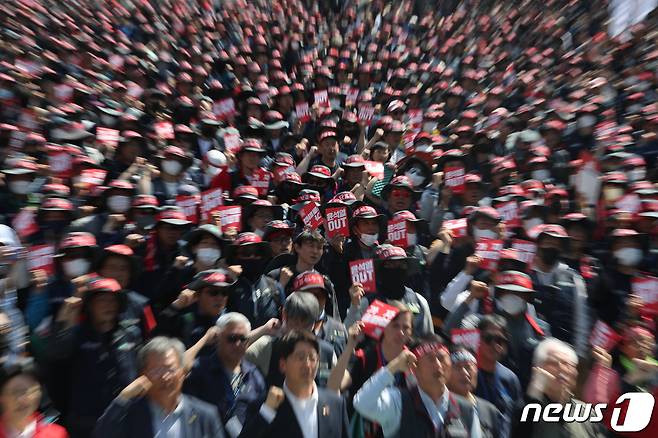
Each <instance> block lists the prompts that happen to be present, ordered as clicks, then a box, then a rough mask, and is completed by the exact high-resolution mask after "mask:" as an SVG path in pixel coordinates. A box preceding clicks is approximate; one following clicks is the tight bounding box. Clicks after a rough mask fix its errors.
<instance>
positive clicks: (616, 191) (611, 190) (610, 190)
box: [603, 187, 624, 202]
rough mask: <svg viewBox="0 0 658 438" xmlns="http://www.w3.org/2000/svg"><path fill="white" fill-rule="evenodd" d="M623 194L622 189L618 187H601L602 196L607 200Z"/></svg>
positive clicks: (609, 200)
mask: <svg viewBox="0 0 658 438" xmlns="http://www.w3.org/2000/svg"><path fill="white" fill-rule="evenodd" d="M622 196H624V189H622V188H620V187H606V188H604V189H603V198H604V199H605V200H606V201H608V202H611V201H616V200H617V199H619V198H621V197H622Z"/></svg>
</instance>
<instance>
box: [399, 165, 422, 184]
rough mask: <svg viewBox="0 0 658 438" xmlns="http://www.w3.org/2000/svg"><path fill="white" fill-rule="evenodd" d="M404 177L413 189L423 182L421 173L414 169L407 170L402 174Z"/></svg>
mask: <svg viewBox="0 0 658 438" xmlns="http://www.w3.org/2000/svg"><path fill="white" fill-rule="evenodd" d="M404 176H406V177H407V178H409V179H410V180H411V184H413V185H414V187H419V186H420V185H421V184H423V182H424V181H425V177H424V176H423V174H422V173H421V171H420V170H418V169H416V168H415V167H413V168H411V169H409V170H407V171H406V172H405V173H404Z"/></svg>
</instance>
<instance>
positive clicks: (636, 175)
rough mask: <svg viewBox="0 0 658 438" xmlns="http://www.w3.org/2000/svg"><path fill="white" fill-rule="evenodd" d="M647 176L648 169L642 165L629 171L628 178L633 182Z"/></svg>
mask: <svg viewBox="0 0 658 438" xmlns="http://www.w3.org/2000/svg"><path fill="white" fill-rule="evenodd" d="M646 176H647V171H646V170H645V169H643V168H641V167H638V168H637V169H633V170H631V171H630V172H628V179H629V180H631V182H636V181H642V180H643V179H644V178H646Z"/></svg>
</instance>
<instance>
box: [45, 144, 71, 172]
mask: <svg viewBox="0 0 658 438" xmlns="http://www.w3.org/2000/svg"><path fill="white" fill-rule="evenodd" d="M48 167H50V171H51V172H52V173H53V174H54V175H57V176H58V177H60V178H68V177H69V176H71V171H72V170H73V157H71V154H70V153H69V152H68V151H67V150H64V149H63V148H53V149H51V150H50V151H49V152H48Z"/></svg>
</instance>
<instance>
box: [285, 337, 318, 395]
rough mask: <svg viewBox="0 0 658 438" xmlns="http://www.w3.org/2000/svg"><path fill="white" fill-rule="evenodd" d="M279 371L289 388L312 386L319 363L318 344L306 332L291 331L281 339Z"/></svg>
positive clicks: (314, 338) (316, 340) (315, 339)
mask: <svg viewBox="0 0 658 438" xmlns="http://www.w3.org/2000/svg"><path fill="white" fill-rule="evenodd" d="M279 351H280V352H281V356H280V359H279V369H280V370H281V372H282V373H283V375H284V376H285V377H286V383H287V384H288V386H289V387H296V388H298V387H303V386H309V385H312V384H313V380H314V379H315V375H316V373H317V372H318V366H319V363H320V344H319V342H318V339H317V338H316V337H315V335H314V334H313V333H311V332H310V331H308V330H291V331H289V332H288V333H286V334H285V335H284V336H283V338H281V344H280V350H279Z"/></svg>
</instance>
